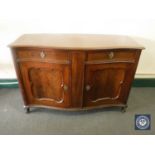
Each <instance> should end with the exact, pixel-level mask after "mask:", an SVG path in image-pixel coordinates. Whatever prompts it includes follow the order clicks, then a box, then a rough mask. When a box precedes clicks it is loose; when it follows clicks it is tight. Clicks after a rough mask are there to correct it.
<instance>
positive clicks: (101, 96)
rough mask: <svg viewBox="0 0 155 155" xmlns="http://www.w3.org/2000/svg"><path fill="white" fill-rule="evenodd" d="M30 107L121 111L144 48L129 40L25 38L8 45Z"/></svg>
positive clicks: (114, 37)
mask: <svg viewBox="0 0 155 155" xmlns="http://www.w3.org/2000/svg"><path fill="white" fill-rule="evenodd" d="M10 47H11V50H12V54H13V59H14V65H15V69H16V73H17V77H18V81H19V86H20V89H21V92H22V96H23V99H24V104H25V108H26V111H27V112H29V110H30V108H31V107H45V108H54V109H63V110H82V109H93V108H103V107H114V106H117V107H120V108H121V109H122V111H125V109H126V107H127V99H128V96H129V92H130V88H131V84H132V81H133V79H134V75H135V71H136V68H137V65H138V61H139V57H140V54H141V51H142V50H143V49H144V47H143V46H141V45H139V44H137V43H136V42H135V41H134V40H133V39H131V38H130V37H127V36H117V35H84V34H83V35H80V34H25V35H23V36H21V37H20V38H18V39H17V40H16V41H15V42H14V43H12V44H11V45H10Z"/></svg>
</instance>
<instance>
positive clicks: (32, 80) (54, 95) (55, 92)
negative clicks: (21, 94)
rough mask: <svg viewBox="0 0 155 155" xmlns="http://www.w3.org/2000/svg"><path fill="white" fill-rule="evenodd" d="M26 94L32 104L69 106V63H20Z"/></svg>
mask: <svg viewBox="0 0 155 155" xmlns="http://www.w3.org/2000/svg"><path fill="white" fill-rule="evenodd" d="M19 66H20V72H21V74H22V78H23V84H24V87H25V91H26V96H27V98H28V101H29V103H30V104H33V105H43V106H54V107H69V106H70V96H69V94H70V93H69V92H70V79H69V78H70V70H69V65H65V64H52V63H46V62H44V63H42V62H21V63H20V64H19Z"/></svg>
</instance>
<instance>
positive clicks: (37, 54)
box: [16, 49, 69, 61]
mask: <svg viewBox="0 0 155 155" xmlns="http://www.w3.org/2000/svg"><path fill="white" fill-rule="evenodd" d="M16 57H17V60H19V61H20V60H21V61H22V60H39V61H44V60H45V61H47V60H55V61H68V60H69V52H67V51H64V50H53V49H49V50H48V49H46V50H44V49H34V50H32V49H31V50H29V49H28V50H26V49H24V50H18V51H17V52H16Z"/></svg>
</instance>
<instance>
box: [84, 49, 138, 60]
mask: <svg viewBox="0 0 155 155" xmlns="http://www.w3.org/2000/svg"><path fill="white" fill-rule="evenodd" d="M135 59H136V52H135V51H131V50H103V51H100V52H95V53H94V52H90V53H88V55H87V61H134V60H135Z"/></svg>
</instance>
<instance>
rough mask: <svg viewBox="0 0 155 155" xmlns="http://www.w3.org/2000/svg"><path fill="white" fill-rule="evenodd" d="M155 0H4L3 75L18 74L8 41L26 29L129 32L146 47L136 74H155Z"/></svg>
mask: <svg viewBox="0 0 155 155" xmlns="http://www.w3.org/2000/svg"><path fill="white" fill-rule="evenodd" d="M153 2H154V1H153V0H144V1H140V0H106V1H105V0H41V1H39V0H36V1H35V0H25V1H23V0H13V1H11V0H0V78H14V77H15V72H14V68H13V63H12V57H11V54H10V49H9V48H8V47H7V45H8V44H9V43H11V42H12V41H14V40H15V39H16V38H17V37H19V36H20V35H22V34H24V33H95V34H120V35H129V36H131V37H133V38H134V39H135V40H136V41H137V42H139V43H141V44H142V45H144V46H145V48H146V49H145V50H144V51H143V52H142V56H141V58H140V63H139V66H138V70H137V73H136V76H137V77H155V61H154V60H155V9H154V6H155V5H154V3H153ZM6 70H7V72H5V71H6ZM5 73H6V74H5Z"/></svg>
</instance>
